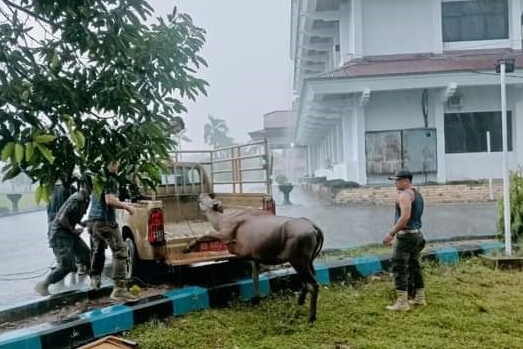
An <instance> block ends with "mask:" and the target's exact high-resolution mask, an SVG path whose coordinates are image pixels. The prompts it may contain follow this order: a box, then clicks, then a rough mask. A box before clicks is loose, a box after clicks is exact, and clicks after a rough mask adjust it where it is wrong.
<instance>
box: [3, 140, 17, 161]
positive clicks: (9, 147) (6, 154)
mask: <svg viewBox="0 0 523 349" xmlns="http://www.w3.org/2000/svg"><path fill="white" fill-rule="evenodd" d="M14 149H15V143H14V142H9V143H7V144H6V145H5V146H4V149H2V161H7V159H9V158H10V157H11V155H12V154H13V150H14Z"/></svg>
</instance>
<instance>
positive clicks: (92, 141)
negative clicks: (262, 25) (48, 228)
mask: <svg viewBox="0 0 523 349" xmlns="http://www.w3.org/2000/svg"><path fill="white" fill-rule="evenodd" d="M153 14H154V13H153V9H152V8H151V7H150V5H149V4H148V3H147V2H146V1H145V0H119V1H114V0H57V1H47V0H20V1H18V2H17V3H15V2H13V1H10V0H0V18H1V17H3V18H2V19H0V23H1V24H0V150H1V159H2V160H3V161H4V162H6V163H7V166H5V167H4V168H3V171H4V174H5V176H4V179H5V180H7V179H10V178H14V177H16V176H17V175H18V174H20V173H22V172H23V173H26V174H27V175H28V176H29V177H30V178H31V179H32V180H33V181H36V182H39V184H40V186H39V188H38V190H37V200H39V198H41V197H43V198H47V197H48V196H49V193H50V191H51V185H52V184H53V183H54V182H55V181H56V180H57V179H62V180H63V181H66V182H67V181H70V180H71V178H72V176H73V173H75V171H79V172H82V173H89V172H92V173H94V174H95V175H94V178H93V180H94V183H95V189H98V191H99V189H100V187H101V184H102V183H103V182H104V181H105V176H104V175H103V174H102V173H101V169H104V168H106V165H107V164H108V163H109V162H111V161H113V160H114V159H120V161H121V163H122V166H121V167H122V168H123V169H125V172H124V173H123V174H122V176H121V177H122V178H123V180H138V179H139V180H140V181H141V183H142V184H143V185H144V186H148V187H154V186H155V185H156V184H157V183H158V182H159V181H160V172H161V170H162V169H163V164H164V160H165V159H166V158H167V157H168V155H169V152H170V151H172V150H173V149H174V146H175V144H174V142H173V135H175V134H177V133H179V132H180V131H182V130H183V121H182V119H181V118H180V114H182V113H184V112H186V108H185V107H184V104H183V103H182V100H181V99H182V98H188V99H190V100H195V98H196V97H197V96H198V95H200V94H205V93H206V87H207V83H206V82H205V81H204V80H202V79H200V78H198V77H197V75H196V73H197V70H198V69H199V68H200V66H201V65H206V62H205V60H204V59H203V58H202V57H201V56H200V55H199V52H200V50H201V48H202V46H203V45H204V42H205V32H204V30H203V29H201V28H199V27H197V26H196V25H194V24H193V21H192V19H191V17H190V16H188V15H187V14H178V13H177V11H176V8H174V10H173V12H172V13H171V14H169V15H168V16H167V18H161V17H159V18H156V19H153V17H152V16H153Z"/></svg>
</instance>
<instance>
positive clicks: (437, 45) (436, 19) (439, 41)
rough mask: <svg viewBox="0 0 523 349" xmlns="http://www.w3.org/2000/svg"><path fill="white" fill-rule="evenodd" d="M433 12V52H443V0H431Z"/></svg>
mask: <svg viewBox="0 0 523 349" xmlns="http://www.w3.org/2000/svg"><path fill="white" fill-rule="evenodd" d="M431 1H432V2H431V7H432V9H431V11H430V12H429V13H432V14H433V15H432V16H431V21H432V26H431V27H432V52H433V53H436V54H441V53H443V31H442V30H441V28H442V25H443V24H442V19H441V0H431Z"/></svg>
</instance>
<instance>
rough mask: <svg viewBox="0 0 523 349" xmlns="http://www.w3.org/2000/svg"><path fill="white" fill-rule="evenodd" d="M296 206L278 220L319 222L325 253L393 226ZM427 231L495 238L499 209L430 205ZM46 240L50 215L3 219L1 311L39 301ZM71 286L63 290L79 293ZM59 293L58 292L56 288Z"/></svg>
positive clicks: (307, 201) (382, 213) (347, 209)
mask: <svg viewBox="0 0 523 349" xmlns="http://www.w3.org/2000/svg"><path fill="white" fill-rule="evenodd" d="M274 196H275V199H276V201H277V202H278V203H281V202H282V201H283V197H282V195H281V193H280V192H278V190H277V189H276V190H275V191H274ZM291 201H292V202H293V203H294V205H292V206H282V205H279V206H278V207H277V212H278V214H279V215H284V216H292V217H303V216H304V217H308V218H310V219H312V220H313V221H315V222H316V223H317V224H318V225H319V226H320V227H321V228H322V230H323V231H324V233H325V248H344V247H353V246H358V245H364V244H369V243H376V242H380V241H381V238H382V237H383V235H384V234H385V233H386V232H388V231H389V229H390V227H391V225H392V223H393V207H392V206H391V207H386V206H362V205H345V206H334V205H331V204H329V203H326V202H322V201H319V200H317V199H314V198H312V197H310V196H309V195H308V194H306V193H304V192H302V191H300V190H299V189H295V190H294V191H293V192H292V193H291ZM424 225H425V228H424V229H423V230H424V233H425V236H426V237H427V238H428V239H441V238H448V237H453V236H471V235H492V234H495V230H496V207H495V204H494V203H477V204H444V205H443V204H441V205H427V207H426V213H425V216H424ZM46 234H47V232H46V213H45V211H39V212H33V213H27V214H22V215H18V216H11V217H5V218H0V307H2V306H7V305H9V304H12V303H18V302H22V301H27V300H31V299H36V298H38V297H39V296H38V295H37V294H36V293H35V292H34V290H33V287H34V284H35V283H36V282H37V281H38V280H40V279H42V278H43V276H44V274H45V273H46V272H47V271H48V267H49V266H51V265H52V264H53V261H54V257H53V254H52V251H51V250H50V249H49V247H48V245H47V240H46ZM84 235H85V233H84ZM68 278H69V277H68ZM23 279H27V280H23ZM86 281H87V280H86ZM68 283H69V280H67V281H66V287H65V289H61V290H67V289H71V287H76V286H68ZM83 287H86V282H84V283H83ZM53 291H54V292H57V291H58V289H56V288H51V292H53Z"/></svg>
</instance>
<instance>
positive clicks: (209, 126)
mask: <svg viewBox="0 0 523 349" xmlns="http://www.w3.org/2000/svg"><path fill="white" fill-rule="evenodd" d="M203 137H204V140H205V144H208V145H210V146H212V147H213V148H219V147H227V146H230V145H234V139H233V138H232V137H230V136H229V127H227V123H226V122H225V120H222V119H219V118H213V117H212V116H210V115H209V121H208V122H207V123H206V124H205V127H204V129H203Z"/></svg>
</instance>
